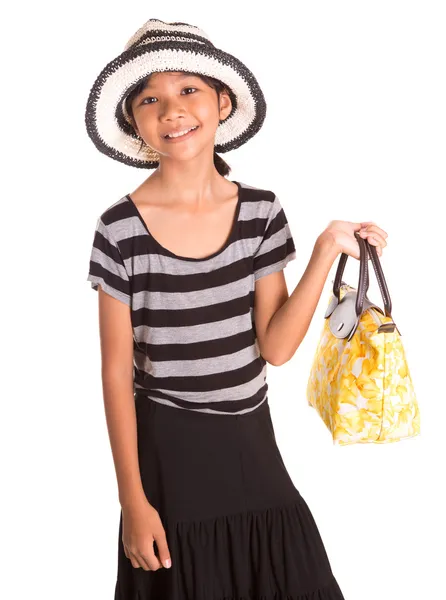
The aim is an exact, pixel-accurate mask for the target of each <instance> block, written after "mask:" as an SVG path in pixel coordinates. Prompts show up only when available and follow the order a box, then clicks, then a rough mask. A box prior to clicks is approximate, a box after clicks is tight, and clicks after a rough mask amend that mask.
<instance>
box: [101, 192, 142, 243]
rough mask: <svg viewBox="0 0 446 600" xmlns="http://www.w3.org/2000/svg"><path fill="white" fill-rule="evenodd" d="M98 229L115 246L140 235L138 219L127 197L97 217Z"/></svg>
mask: <svg viewBox="0 0 446 600" xmlns="http://www.w3.org/2000/svg"><path fill="white" fill-rule="evenodd" d="M98 227H100V228H101V229H102V230H105V233H106V235H107V237H108V238H109V239H110V241H112V242H114V243H115V245H120V242H124V241H125V240H127V239H129V238H131V237H133V236H135V235H138V234H139V233H140V226H139V222H138V219H137V218H136V216H135V212H134V210H133V207H132V205H131V202H130V200H129V199H128V198H127V195H125V196H122V197H121V198H119V200H116V201H115V202H113V204H110V205H109V206H108V207H107V208H105V209H104V210H103V211H102V213H101V214H100V216H99V217H98Z"/></svg>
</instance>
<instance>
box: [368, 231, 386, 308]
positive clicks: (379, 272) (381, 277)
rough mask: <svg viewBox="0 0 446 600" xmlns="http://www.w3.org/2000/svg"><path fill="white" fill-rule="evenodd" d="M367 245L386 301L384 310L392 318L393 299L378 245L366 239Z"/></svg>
mask: <svg viewBox="0 0 446 600" xmlns="http://www.w3.org/2000/svg"><path fill="white" fill-rule="evenodd" d="M366 245H367V250H368V253H369V255H370V259H371V261H372V265H373V269H374V271H375V275H376V279H377V280H378V285H379V289H380V291H381V296H382V299H383V302H384V310H385V312H386V316H388V317H390V318H392V315H391V313H392V300H391V299H390V294H389V288H388V287H387V283H386V280H385V277H384V273H383V270H382V267H381V263H380V262H379V257H378V252H377V250H376V247H375V246H373V244H369V242H367V241H366Z"/></svg>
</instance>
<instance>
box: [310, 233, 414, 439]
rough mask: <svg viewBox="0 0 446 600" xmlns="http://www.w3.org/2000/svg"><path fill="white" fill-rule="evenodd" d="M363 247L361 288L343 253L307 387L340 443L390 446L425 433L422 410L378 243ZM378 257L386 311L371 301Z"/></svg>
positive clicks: (363, 242) (312, 402)
mask: <svg viewBox="0 0 446 600" xmlns="http://www.w3.org/2000/svg"><path fill="white" fill-rule="evenodd" d="M355 237H356V239H357V241H358V244H359V249H360V259H359V262H360V267H359V284H358V289H357V290H356V289H355V288H354V287H352V286H349V285H348V284H346V283H344V282H343V281H342V275H343V272H344V268H345V263H346V262H347V258H348V255H347V254H344V253H342V254H341V257H340V259H339V263H338V268H337V272H336V276H335V279H334V282H333V293H332V294H331V296H330V303H329V305H328V309H327V311H326V313H325V322H324V327H323V330H322V335H321V338H320V340H319V343H318V347H317V350H316V355H315V357H314V362H313V366H312V369H311V372H310V377H309V380H308V386H307V401H308V404H309V405H310V406H312V407H313V408H315V409H316V411H317V412H318V413H319V415H320V417H321V418H322V420H323V421H324V423H325V425H326V426H327V427H328V429H329V431H330V432H331V434H332V437H333V443H334V445H342V446H344V445H349V444H355V443H379V444H380V443H387V442H397V441H400V440H402V439H407V438H412V437H415V436H416V435H418V434H419V433H420V412H419V407H418V402H417V399H416V396H415V391H414V387H413V383H412V379H411V376H410V372H409V368H408V366H407V362H406V356H405V352H404V348H403V344H402V342H401V334H400V332H399V330H398V328H397V326H396V324H395V323H394V321H393V319H392V316H391V309H392V304H391V300H390V295H389V290H388V288H387V284H386V281H385V278H384V274H383V271H382V268H381V264H380V261H379V258H378V253H377V251H376V248H375V246H373V245H371V244H369V243H368V242H367V240H364V239H363V238H361V237H360V236H359V235H358V234H357V233H355ZM369 256H370V259H371V262H372V265H373V268H374V271H375V274H376V278H377V280H378V284H379V288H380V292H381V295H382V298H383V301H384V310H385V312H384V311H383V310H382V309H381V308H380V307H379V306H377V305H375V304H372V303H371V302H370V300H369V299H368V298H367V290H368V287H369V273H368V259H369Z"/></svg>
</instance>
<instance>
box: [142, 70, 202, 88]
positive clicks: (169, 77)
mask: <svg viewBox="0 0 446 600" xmlns="http://www.w3.org/2000/svg"><path fill="white" fill-rule="evenodd" d="M197 77H198V76H197V75H193V74H188V73H182V72H181V71H164V72H162V73H152V74H151V76H150V79H149V81H148V83H147V86H146V87H151V86H154V85H158V84H161V85H162V84H163V83H176V82H178V83H181V82H182V81H183V80H184V79H190V78H197Z"/></svg>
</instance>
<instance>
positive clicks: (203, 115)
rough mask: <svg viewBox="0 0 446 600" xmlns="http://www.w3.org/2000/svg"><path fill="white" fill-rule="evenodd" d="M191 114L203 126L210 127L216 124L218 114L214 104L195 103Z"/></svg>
mask: <svg viewBox="0 0 446 600" xmlns="http://www.w3.org/2000/svg"><path fill="white" fill-rule="evenodd" d="M192 110H193V114H194V115H195V117H196V118H197V119H199V120H200V121H201V122H202V123H203V125H205V124H209V125H211V126H212V127H213V126H214V125H215V126H216V125H217V124H218V120H219V113H218V106H217V104H216V102H215V101H214V102H202V101H201V102H198V101H197V102H195V103H194V107H193V109H192Z"/></svg>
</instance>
